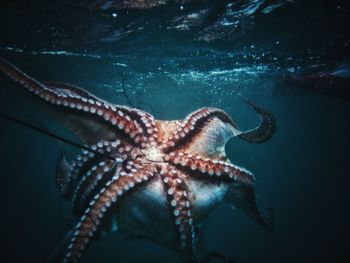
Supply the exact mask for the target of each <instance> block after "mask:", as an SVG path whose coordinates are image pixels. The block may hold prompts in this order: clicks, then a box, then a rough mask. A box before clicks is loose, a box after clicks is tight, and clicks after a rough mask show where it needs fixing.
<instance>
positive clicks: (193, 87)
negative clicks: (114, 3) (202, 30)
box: [0, 1, 350, 263]
mask: <svg viewBox="0 0 350 263" xmlns="http://www.w3.org/2000/svg"><path fill="white" fill-rule="evenodd" d="M17 2H21V1H17ZM36 2H38V1H36ZM39 2H40V1H39ZM241 2H244V1H241ZM245 2H249V1H245ZM251 2H254V1H251ZM305 2H307V3H305ZM305 2H303V1H295V3H294V4H288V5H286V6H282V7H281V8H279V9H276V10H275V11H274V12H272V13H270V14H267V15H263V14H253V15H251V16H250V15H248V14H245V16H246V17H244V16H243V18H242V17H241V18H240V19H248V20H249V21H253V22H254V23H253V26H249V27H246V28H245V27H243V28H242V29H241V31H239V32H237V34H236V35H235V34H231V35H228V36H225V37H224V38H222V39H219V40H216V41H214V42H210V43H207V42H201V41H196V40H194V36H196V34H198V30H199V29H197V28H195V29H193V30H190V31H186V32H178V31H172V30H167V29H157V28H154V27H151V28H147V30H141V31H139V32H137V33H135V34H131V35H130V36H128V37H127V38H122V39H121V40H118V39H115V40H113V41H111V42H108V44H106V43H101V42H98V41H97V40H96V41H93V40H91V39H90V42H89V41H87V40H89V36H91V34H83V33H84V32H85V33H86V29H82V30H81V31H79V34H81V35H79V36H76V37H77V38H78V37H81V38H82V39H83V40H84V39H85V40H86V41H80V42H79V41H77V40H76V39H73V37H72V35H74V34H68V33H67V36H62V39H63V40H66V43H64V44H62V43H61V42H59V43H58V42H57V43H54V42H55V41H58V40H57V38H56V39H53V38H52V36H50V35H46V34H41V33H40V32H41V31H40V32H37V29H38V28H36V26H37V25H38V24H40V23H41V24H40V25H42V23H44V24H45V21H48V22H47V23H48V25H49V26H52V25H53V24H54V23H59V22H60V20H59V19H58V21H56V20H53V18H52V17H54V16H53V15H52V13H50V15H47V17H45V15H43V14H42V13H40V15H39V14H38V13H36V12H38V10H37V9H36V8H34V7H30V5H27V6H28V9H25V10H23V9H21V10H20V9H16V8H14V7H12V6H10V7H9V6H7V5H8V3H6V5H5V4H4V6H3V7H6V8H9V9H8V10H9V11H8V12H6V11H4V10H5V9H4V8H2V9H1V11H0V12H1V13H2V15H3V16H2V18H1V19H0V20H1V27H0V29H1V30H0V36H1V39H0V56H2V57H5V58H6V59H7V60H9V61H11V62H12V63H14V64H15V65H17V66H19V67H20V68H21V69H23V70H24V71H25V72H26V73H28V74H29V75H31V76H33V77H35V78H37V79H39V80H57V81H63V82H68V83H72V84H76V85H79V86H81V87H84V88H86V89H87V90H89V91H91V92H93V93H94V94H96V95H97V96H100V97H102V98H105V99H106V100H108V101H110V102H114V103H117V104H127V100H126V98H125V96H124V95H123V93H122V91H121V80H122V75H123V74H124V75H125V85H126V90H127V92H128V94H129V97H130V99H131V100H132V102H133V104H135V105H138V106H139V107H141V108H143V109H145V110H147V111H150V112H151V113H152V114H154V116H155V117H156V118H158V119H181V118H184V116H186V115H187V114H188V113H190V112H191V111H193V110H195V109H197V108H200V107H203V106H214V107H219V108H221V109H223V110H225V111H227V112H228V113H229V114H230V115H231V116H232V117H233V119H234V120H235V121H236V122H237V123H238V124H239V126H240V127H242V128H243V129H248V128H251V127H254V126H255V125H257V123H258V118H257V116H256V115H255V113H254V112H253V111H252V110H251V109H250V108H249V107H248V106H247V105H246V104H245V103H244V102H243V101H242V100H241V99H240V98H239V97H238V96H237V94H242V95H244V96H246V97H248V98H249V99H251V100H253V101H255V102H257V103H258V104H260V105H262V106H264V107H265V108H267V109H269V110H270V111H272V112H273V113H274V115H275V117H276V120H277V130H276V133H275V135H274V136H273V138H272V139H271V140H270V141H268V142H265V143H262V144H249V143H246V142H244V141H241V140H239V139H238V138H234V139H232V140H231V141H230V142H229V143H228V145H227V149H226V150H227V154H228V156H229V157H230V160H231V161H232V162H233V163H236V164H239V165H241V166H244V167H246V168H247V169H249V170H251V171H253V172H254V173H255V175H256V178H257V183H256V192H257V194H258V196H259V200H260V202H261V204H262V205H264V206H267V207H271V208H273V210H274V214H275V220H274V230H273V231H272V233H268V232H267V231H266V230H265V229H263V228H262V227H260V226H259V225H257V224H256V223H255V222H253V221H252V220H251V219H249V218H248V217H246V216H245V215H243V214H242V213H241V212H239V211H237V210H235V209H232V207H231V206H230V205H228V204H222V205H221V206H220V207H219V208H218V209H216V210H215V211H214V213H212V214H211V215H210V217H209V218H208V220H207V222H205V224H204V227H203V228H204V229H203V231H202V232H201V235H203V247H202V248H201V250H200V252H201V253H205V252H209V251H213V250H217V251H220V252H222V253H223V254H225V255H227V256H230V257H232V258H233V259H234V260H235V261H237V262H239V263H241V262H269V263H270V262H349V260H350V256H349V254H348V251H349V249H350V239H349V236H350V226H349V222H350V205H349V201H350V184H349V183H350V180H349V177H350V173H349V162H350V159H349V156H350V155H349V146H350V136H349V134H350V123H349V116H350V115H349V114H350V104H349V101H347V100H345V99H342V98H336V97H327V96H324V95H321V94H317V93H312V92H308V91H304V90H302V89H299V88H297V87H295V86H293V85H287V84H286V83H285V82H284V78H285V76H286V75H289V74H294V73H295V72H319V71H332V70H335V69H337V68H339V67H341V68H345V69H347V68H348V67H349V56H348V55H349V54H348V50H349V49H348V47H349V33H348V32H349V30H348V26H347V25H349V24H347V22H348V21H349V9H348V7H347V5H346V1H343V2H342V1H333V2H332V3H331V4H330V3H327V1H305ZM45 3H46V2H45ZM42 6H45V5H44V4H43V5H42ZM242 6H244V5H243V4H242ZM185 7H186V6H185ZM11 8H12V9H11ZM51 8H52V7H51ZM242 8H243V7H242ZM54 10H55V9H54ZM60 10H66V9H65V6H64V5H63V6H62V5H61V6H60V8H58V9H57V12H62V11H60ZM166 10H168V11H169V10H170V11H169V12H174V14H173V15H174V16H176V15H178V14H177V12H178V11H176V10H178V6H175V7H172V8H169V9H166ZM173 10H175V11H173ZM237 10H239V7H237ZM163 11H164V10H163V9H162V10H158V11H157V9H155V10H152V11H151V12H153V14H157V12H159V14H161V13H162V12H163ZM144 12H145V13H143V14H145V15H144V17H146V18H147V11H144ZM5 13H6V16H5ZM25 14H27V15H28V16H29V17H32V18H33V21H32V22H28V23H29V24H28V25H27V28H25V29H23V25H24V24H25V21H26V20H25V18H23V15H25ZM53 14H54V13H53ZM84 15H86V16H88V17H89V18H90V19H92V18H91V17H95V16H96V17H95V20H96V22H95V24H94V23H93V22H91V21H90V23H91V25H92V27H93V26H94V25H101V24H108V23H109V21H110V20H109V18H108V19H106V20H102V19H101V17H100V15H101V14H100V13H98V14H94V13H92V14H91V13H88V14H84ZM103 15H104V16H103V17H105V15H106V14H103ZM107 15H108V13H107ZM130 16H131V15H130ZM130 16H128V17H127V18H126V17H123V16H122V18H121V19H124V20H122V22H123V23H128V22H129V20H132V21H136V22H135V23H136V24H137V23H141V22H140V21H139V19H140V16H137V15H135V16H131V17H130ZM38 17H40V19H37V20H35V18H38ZM57 17H58V16H57ZM70 17H71V16H70ZM144 17H143V19H146V18H144ZM247 17H249V18H247ZM9 18H12V20H8V19H9ZM16 18H17V19H18V20H16ZM26 19H27V18H26ZM67 19H68V18H67ZM72 19H73V18H72ZM104 19H105V18H104ZM148 19H150V20H149V21H150V22H149V24H151V25H152V23H161V22H162V20H160V21H159V20H157V21H154V20H152V18H149V17H148ZM159 19H165V18H162V17H161V16H160V18H159ZM95 20H93V21H95ZM170 20H171V19H170ZM9 21H11V23H9ZM16 21H17V22H16ZM38 21H39V22H40V23H39V22H38ZM113 21H114V20H113ZM125 21H126V22H125ZM152 21H153V22H152ZM168 21H169V20H166V21H164V23H168ZM31 23H32V24H31ZM52 23H53V24H52ZM113 23H114V25H115V27H116V28H118V26H119V25H118V21H114V22H113ZM142 23H145V21H143V22H142ZM147 23H148V22H147ZM60 26H61V29H60V30H63V31H65V30H68V29H67V27H65V26H64V25H60V24H58V25H57V27H60ZM71 26H73V25H71ZM21 28H22V29H21ZM21 30H23V32H22V31H21ZM84 30H85V31H84ZM97 31H98V30H97ZM87 35H88V36H87ZM62 39H59V40H60V41H61V40H62ZM92 39H93V37H92ZM53 43H54V44H53ZM60 43H61V46H59V47H58V48H57V45H60ZM55 45H56V46H55ZM55 47H56V48H55ZM58 51H59V52H58ZM62 51H64V52H62ZM0 86H1V87H0V101H1V102H0V104H1V106H0V109H1V111H2V112H6V113H7V114H11V115H13V116H17V117H19V118H21V119H24V120H27V121H30V122H32V123H38V121H39V122H40V123H41V124H42V125H44V126H45V127H46V128H48V129H50V130H51V131H54V132H55V133H57V134H60V135H63V136H65V137H67V138H72V139H74V137H73V136H72V135H71V134H69V133H68V132H67V131H66V130H65V129H64V128H62V127H61V126H60V125H59V124H57V123H55V122H54V121H53V120H51V119H50V117H49V116H47V115H45V113H43V112H40V111H38V110H37V109H36V108H35V106H34V105H32V104H31V103H30V102H28V101H25V100H24V99H23V98H21V96H20V95H19V94H17V93H16V90H15V85H14V84H13V83H12V82H11V81H8V80H7V79H5V78H4V77H3V76H1V77H0ZM349 88H350V87H349ZM0 127H1V129H0V157H1V158H0V167H1V179H2V180H1V191H0V193H1V200H2V202H1V217H0V220H1V221H0V223H1V227H2V229H1V230H2V231H1V236H2V245H1V251H0V252H1V253H0V260H1V261H2V262H49V261H50V259H51V258H52V255H53V254H54V250H55V248H57V246H58V244H59V243H60V241H61V240H62V239H63V237H64V235H65V233H66V231H67V230H68V226H67V224H66V223H65V221H68V222H70V224H73V225H74V223H75V220H76V218H73V217H72V216H71V214H70V206H69V204H68V203H66V202H65V201H62V200H61V199H60V197H59V194H58V191H57V189H56V186H55V182H54V174H55V170H56V163H57V160H58V158H59V155H60V147H59V145H58V143H57V142H56V141H55V140H53V139H51V138H48V137H46V136H44V135H42V134H38V133H36V132H33V131H31V130H28V129H26V128H23V127H21V126H18V125H16V124H14V123H11V122H8V121H5V120H3V119H0ZM63 148H64V150H65V152H67V153H68V155H70V156H74V154H75V153H76V152H77V150H76V149H74V148H72V147H70V146H67V145H64V146H63ZM59 211H61V212H59ZM64 218H65V219H64ZM82 262H120V263H122V262H168V263H171V262H179V258H178V257H177V255H176V254H174V253H173V252H170V251H168V250H166V249H164V248H163V247H161V246H158V245H155V244H152V243H150V242H148V241H140V240H124V239H123V238H122V237H121V236H120V235H118V233H112V234H110V235H108V236H106V237H105V238H103V239H101V240H100V241H99V242H93V244H92V245H91V247H90V249H89V250H88V251H87V252H86V253H85V254H84V256H83V258H82ZM213 262H214V261H213ZM217 262H220V261H217Z"/></svg>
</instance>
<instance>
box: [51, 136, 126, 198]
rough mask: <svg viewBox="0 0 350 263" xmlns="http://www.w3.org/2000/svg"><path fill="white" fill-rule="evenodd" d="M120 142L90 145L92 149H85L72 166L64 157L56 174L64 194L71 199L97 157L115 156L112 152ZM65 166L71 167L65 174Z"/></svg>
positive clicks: (103, 141) (101, 142) (102, 141)
mask: <svg viewBox="0 0 350 263" xmlns="http://www.w3.org/2000/svg"><path fill="white" fill-rule="evenodd" d="M120 143H121V142H120V140H115V141H112V142H109V141H106V140H101V141H99V142H98V143H96V144H93V145H91V146H89V148H90V149H91V151H88V150H85V149H83V150H82V151H81V153H80V154H78V155H77V157H76V158H75V160H74V161H73V162H72V165H70V166H69V165H68V164H66V165H65V166H64V164H65V162H66V161H65V159H62V160H61V162H60V164H59V169H58V172H57V176H56V178H57V184H58V186H59V189H60V193H61V194H62V196H63V197H65V198H66V199H68V200H71V198H72V194H73V191H74V189H75V188H76V186H77V183H78V182H79V180H80V178H81V177H82V176H83V175H84V174H85V173H86V172H87V171H88V170H89V169H90V168H91V166H92V165H93V164H94V163H95V162H97V159H101V158H102V159H107V156H105V155H108V156H109V157H110V158H111V159H113V158H115V157H116V156H114V155H115V154H114V153H113V154H111V152H112V150H114V149H116V148H117V147H118V146H119V145H120ZM129 147H131V146H129ZM64 167H68V168H69V169H67V170H66V174H65V175H63V172H62V170H63V169H62V168H64Z"/></svg>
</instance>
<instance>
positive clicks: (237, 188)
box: [225, 184, 273, 231]
mask: <svg viewBox="0 0 350 263" xmlns="http://www.w3.org/2000/svg"><path fill="white" fill-rule="evenodd" d="M256 199H257V198H256V196H255V192H254V188H253V187H252V186H249V185H243V184H232V185H231V186H230V188H229V190H228V192H227V193H226V196H225V201H227V202H228V203H230V204H233V205H234V207H236V208H238V209H239V210H241V211H242V212H243V213H244V214H246V215H247V216H249V217H250V218H252V219H253V220H255V221H256V222H258V223H259V224H260V225H262V226H263V227H265V228H266V229H267V230H268V231H271V230H272V226H273V211H272V210H271V209H262V208H260V207H259V205H258V204H257V200H256Z"/></svg>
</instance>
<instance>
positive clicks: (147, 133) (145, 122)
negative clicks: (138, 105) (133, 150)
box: [120, 106, 158, 147]
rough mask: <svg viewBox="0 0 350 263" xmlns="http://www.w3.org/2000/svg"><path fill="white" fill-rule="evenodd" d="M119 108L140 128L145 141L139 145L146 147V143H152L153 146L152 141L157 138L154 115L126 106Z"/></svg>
mask: <svg viewBox="0 0 350 263" xmlns="http://www.w3.org/2000/svg"><path fill="white" fill-rule="evenodd" d="M120 110H123V112H124V114H128V115H130V116H131V117H132V118H133V119H134V120H135V121H137V122H138V123H139V125H140V127H141V128H142V133H143V136H144V138H145V140H144V141H145V142H144V143H143V144H141V146H142V147H146V144H153V145H154V146H155V144H154V142H155V141H156V140H157V136H158V135H157V133H158V129H157V127H156V122H155V119H154V117H153V116H152V115H151V114H149V113H147V112H145V111H141V110H139V109H135V108H129V107H126V106H123V107H120Z"/></svg>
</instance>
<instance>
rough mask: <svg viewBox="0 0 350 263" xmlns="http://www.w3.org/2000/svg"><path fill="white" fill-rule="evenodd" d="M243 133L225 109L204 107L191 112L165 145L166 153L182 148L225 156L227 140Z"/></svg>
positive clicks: (208, 154)
mask: <svg viewBox="0 0 350 263" xmlns="http://www.w3.org/2000/svg"><path fill="white" fill-rule="evenodd" d="M241 133H242V132H241V131H239V130H238V129H237V127H236V125H235V123H234V122H233V120H232V119H231V118H230V116H228V114H227V113H225V112H224V111H222V110H219V109H215V108H202V109H199V110H197V111H195V112H193V113H191V114H189V115H188V116H187V117H186V118H185V119H184V120H183V121H182V122H181V123H180V124H179V127H178V129H177V130H176V131H175V132H174V133H173V135H172V136H170V138H168V139H167V141H166V142H165V143H164V144H163V145H164V146H163V147H164V151H165V152H166V153H169V152H172V151H175V150H179V149H181V150H186V151H188V152H194V153H198V154H203V155H206V156H210V157H217V156H223V155H224V150H225V145H226V143H227V141H228V140H229V139H230V138H232V137H234V136H237V135H239V134H241Z"/></svg>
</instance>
